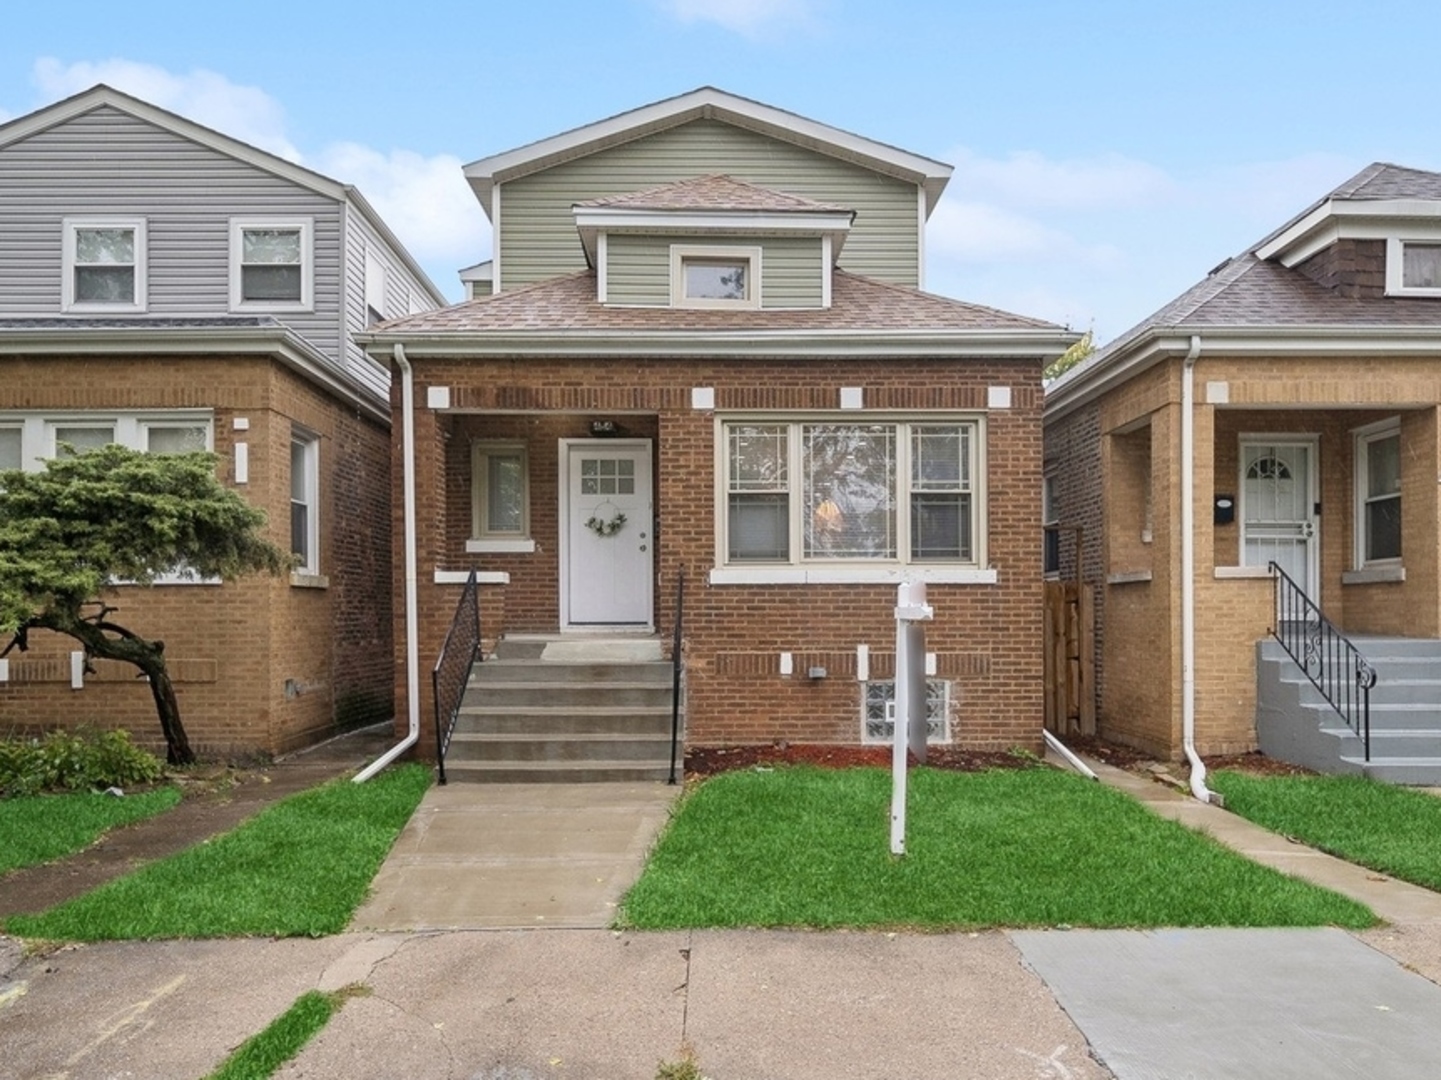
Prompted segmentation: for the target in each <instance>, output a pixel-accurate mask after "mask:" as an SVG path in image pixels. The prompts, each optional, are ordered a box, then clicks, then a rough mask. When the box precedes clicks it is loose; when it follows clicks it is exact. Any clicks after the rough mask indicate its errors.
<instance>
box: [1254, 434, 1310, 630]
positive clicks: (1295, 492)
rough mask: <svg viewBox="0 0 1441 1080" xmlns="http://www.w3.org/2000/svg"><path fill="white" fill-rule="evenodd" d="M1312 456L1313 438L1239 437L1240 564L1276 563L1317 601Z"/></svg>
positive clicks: (1263, 564)
mask: <svg viewBox="0 0 1441 1080" xmlns="http://www.w3.org/2000/svg"><path fill="white" fill-rule="evenodd" d="M1315 456H1316V443H1315V442H1314V441H1311V440H1307V441H1295V442H1282V441H1279V440H1269V439H1268V440H1261V439H1255V440H1242V442H1241V562H1242V564H1243V565H1245V566H1265V565H1266V564H1267V563H1268V562H1272V561H1274V562H1275V563H1276V565H1277V566H1279V567H1280V568H1281V569H1282V570H1284V571H1286V573H1287V575H1289V576H1290V578H1291V580H1292V581H1294V582H1295V583H1296V584H1297V585H1298V586H1300V587H1301V588H1302V589H1304V590H1305V591H1306V595H1307V596H1309V597H1311V598H1312V599H1313V600H1317V601H1319V599H1320V598H1319V596H1318V595H1317V591H1318V590H1317V584H1318V583H1317V564H1318V560H1317V558H1316V546H1317V529H1316V487H1315V472H1316V470H1315Z"/></svg>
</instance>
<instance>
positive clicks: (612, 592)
mask: <svg viewBox="0 0 1441 1080" xmlns="http://www.w3.org/2000/svg"><path fill="white" fill-rule="evenodd" d="M650 453H651V451H650V443H649V441H638V440H621V439H587V440H578V439H577V440H567V441H566V442H565V444H564V446H563V447H562V453H561V464H562V468H563V469H564V470H565V475H564V476H562V477H561V498H562V500H563V501H562V505H561V508H560V510H561V531H562V535H563V537H564V539H565V549H564V551H563V552H562V556H561V564H562V567H561V576H562V581H561V619H562V622H563V623H564V625H567V626H586V625H591V626H595V625H601V626H621V625H628V626H650V625H651V620H652V615H651V597H652V592H653V588H654V574H653V572H652V567H653V566H654V558H655V529H654V527H653V525H654V521H653V518H654V515H653V512H652V508H651V457H650Z"/></svg>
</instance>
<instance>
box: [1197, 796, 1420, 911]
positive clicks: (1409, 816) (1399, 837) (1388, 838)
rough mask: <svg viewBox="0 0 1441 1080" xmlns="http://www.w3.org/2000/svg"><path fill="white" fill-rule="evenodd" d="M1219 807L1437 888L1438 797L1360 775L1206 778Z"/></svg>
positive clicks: (1335, 853)
mask: <svg viewBox="0 0 1441 1080" xmlns="http://www.w3.org/2000/svg"><path fill="white" fill-rule="evenodd" d="M1207 782H1208V783H1209V784H1210V786H1211V787H1213V788H1215V789H1216V790H1217V791H1219V792H1220V793H1221V794H1222V795H1224V796H1225V797H1226V809H1227V810H1230V811H1232V812H1233V813H1237V814H1240V815H1241V816H1242V817H1244V818H1249V819H1250V820H1251V821H1254V822H1255V823H1256V824H1258V825H1263V826H1265V827H1266V828H1268V829H1271V830H1272V831H1274V832H1279V833H1284V834H1286V835H1287V836H1294V837H1295V838H1296V839H1297V840H1300V841H1301V842H1302V843H1304V844H1308V845H1310V846H1311V847H1314V848H1318V849H1319V850H1321V851H1325V852H1329V853H1330V854H1332V855H1335V856H1337V857H1339V858H1342V859H1345V860H1347V861H1348V862H1353V863H1358V864H1360V865H1361V866H1367V867H1370V868H1371V869H1372V870H1378V871H1380V872H1381V873H1383V874H1386V875H1388V876H1390V877H1394V878H1400V879H1401V880H1402V881H1410V882H1414V883H1415V884H1417V885H1424V886H1426V887H1427V888H1428V889H1441V799H1438V798H1437V797H1436V796H1434V795H1428V794H1426V793H1425V792H1422V791H1412V790H1410V789H1408V788H1403V787H1396V786H1394V785H1391V784H1383V783H1380V782H1378V781H1375V780H1367V779H1366V778H1365V777H1361V776H1266V777H1259V776H1248V775H1245V774H1243V773H1235V772H1219V773H1215V774H1213V776H1212V777H1211V778H1210V779H1209V780H1208V781H1207Z"/></svg>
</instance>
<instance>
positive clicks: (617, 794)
mask: <svg viewBox="0 0 1441 1080" xmlns="http://www.w3.org/2000/svg"><path fill="white" fill-rule="evenodd" d="M680 791H681V788H680V786H679V785H675V786H669V785H666V784H464V783H457V784H448V785H447V786H445V787H432V788H431V789H430V790H429V791H427V792H426V794H425V798H424V799H423V800H422V801H421V804H420V807H419V808H418V809H417V810H416V812H415V814H414V815H413V816H412V817H411V819H410V823H409V824H408V825H407V826H406V827H405V829H404V831H402V832H401V834H400V837H399V839H398V840H397V841H396V843H395V846H394V847H393V848H392V849H391V852H390V855H389V856H388V857H387V858H386V860H385V863H384V864H383V865H382V866H381V868H380V873H379V874H377V875H376V878H375V882H374V885H373V886H372V892H371V896H370V899H369V900H368V901H367V902H366V904H365V905H364V906H363V907H362V908H361V909H360V910H359V911H358V912H356V915H355V919H354V920H353V921H352V928H354V929H358V930H438V929H463V930H483V929H501V928H512V927H545V926H550V927H566V928H590V929H601V928H604V927H607V926H609V925H610V924H611V923H612V922H613V921H614V919H615V914H616V906H617V904H618V903H619V901H620V898H621V896H622V895H623V894H624V893H625V891H626V890H627V889H628V888H630V886H631V885H632V884H633V883H634V882H635V879H636V878H637V877H639V876H640V870H641V867H642V866H643V865H644V863H645V858H646V856H647V855H648V854H649V852H650V849H651V845H652V844H654V842H655V839H656V836H657V835H658V834H659V833H660V830H661V827H662V826H663V825H664V824H665V823H666V821H667V820H668V818H669V816H670V810H671V805H672V804H673V803H674V802H675V800H676V798H677V797H678V795H679V794H680Z"/></svg>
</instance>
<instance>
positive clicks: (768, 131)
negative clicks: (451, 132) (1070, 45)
mask: <svg viewBox="0 0 1441 1080" xmlns="http://www.w3.org/2000/svg"><path fill="white" fill-rule="evenodd" d="M699 119H719V120H722V121H725V122H727V123H731V124H735V125H736V126H737V127H742V128H748V129H750V130H753V131H757V132H760V133H761V134H765V135H769V136H771V137H773V138H777V139H781V140H783V141H786V142H791V143H794V144H796V145H798V146H803V147H806V148H807V149H811V150H814V151H816V152H817V153H821V154H825V155H826V156H828V157H833V158H839V159H841V160H843V161H850V162H853V163H855V164H859V165H862V166H865V167H866V168H869V169H872V170H874V171H876V172H880V173H883V174H885V175H888V176H893V177H895V178H897V179H900V180H904V181H907V182H909V183H913V184H917V185H919V186H920V187H921V188H922V189H923V190H924V191H925V193H926V213H927V215H929V214H930V212H931V211H932V210H933V209H935V205H936V201H937V200H938V199H939V198H940V197H941V192H942V191H944V190H945V187H946V184H947V183H948V182H949V181H950V178H951V172H952V169H951V166H949V165H946V164H945V163H943V162H940V161H935V160H933V159H931V158H926V157H922V156H921V155H919V154H913V153H910V152H909V151H906V150H901V149H899V148H898V147H894V146H889V145H887V144H885V143H879V142H876V141H874V140H872V139H867V138H865V137H863V136H861V135H855V134H853V133H851V132H848V131H844V130H842V129H840V128H834V127H831V126H830V125H828V124H822V123H820V122H818V121H815V120H808V119H806V118H805V117H803V116H799V115H797V114H795V113H791V112H786V111H785V110H784V109H777V108H775V107H773V106H770V105H764V104H762V103H761V102H758V101H751V100H750V99H748V98H742V97H737V96H735V95H734V94H728V93H726V92H725V91H723V90H717V89H716V88H714V87H710V86H706V87H701V88H700V89H698V90H692V91H691V92H689V93H686V94H681V95H679V96H677V97H673V98H667V99H666V100H664V101H657V102H654V103H652V104H650V105H645V106H642V107H641V108H639V109H632V110H630V111H629V112H624V113H621V114H619V115H617V116H612V117H610V118H609V119H606V120H601V121H599V122H597V123H594V124H586V125H584V126H582V127H578V128H574V129H572V130H571V131H567V132H563V133H561V134H559V135H554V136H552V137H550V138H548V139H541V140H539V141H537V142H533V143H529V144H527V145H525V146H521V147H517V148H516V149H514V150H508V151H505V152H504V153H500V154H493V155H491V156H490V157H486V158H481V159H480V160H478V161H473V162H471V163H470V164H468V165H466V166H465V177H466V180H467V181H468V182H469V183H470V186H471V189H472V190H473V191H474V192H475V195H476V198H477V199H479V200H480V204H481V206H482V207H484V208H485V213H486V216H487V217H492V219H493V214H492V200H491V193H492V192H493V191H494V189H495V187H496V185H498V184H502V183H505V182H506V181H509V180H514V179H516V178H517V177H521V176H528V175H530V174H531V173H534V172H539V171H541V170H543V169H547V168H550V167H552V166H554V165H558V164H560V163H562V162H565V161H570V160H573V159H575V158H579V157H585V156H587V155H589V154H593V153H597V152H599V151H601V150H605V149H609V148H610V147H613V146H619V145H622V144H624V143H627V142H631V141H632V140H635V139H639V138H644V137H645V136H647V135H652V134H655V133H656V132H658V131H664V130H666V129H668V128H671V127H676V126H679V125H680V124H684V123H688V122H689V121H692V120H699Z"/></svg>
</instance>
